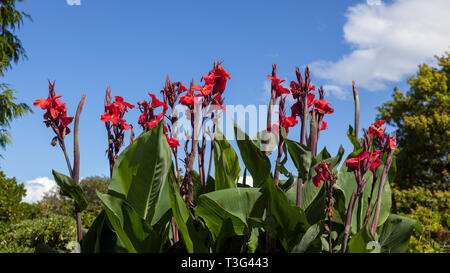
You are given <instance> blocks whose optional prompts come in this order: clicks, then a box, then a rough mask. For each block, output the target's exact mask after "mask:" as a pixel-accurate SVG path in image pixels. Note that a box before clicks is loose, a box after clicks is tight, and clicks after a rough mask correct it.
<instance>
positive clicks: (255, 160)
mask: <svg viewBox="0 0 450 273" xmlns="http://www.w3.org/2000/svg"><path fill="white" fill-rule="evenodd" d="M234 132H235V135H236V142H237V145H238V147H239V151H240V153H241V157H242V161H244V164H245V167H246V168H247V169H248V171H249V172H250V174H251V176H252V178H253V187H255V188H259V187H261V186H262V185H264V184H265V183H266V181H267V180H268V179H270V177H271V165H270V161H269V158H268V157H267V155H266V154H265V153H264V152H263V151H261V149H260V148H259V147H258V146H256V145H255V143H254V142H253V141H252V140H251V139H250V138H249V137H248V135H247V134H246V133H245V132H242V130H241V129H240V128H239V127H238V126H237V125H236V124H234Z"/></svg>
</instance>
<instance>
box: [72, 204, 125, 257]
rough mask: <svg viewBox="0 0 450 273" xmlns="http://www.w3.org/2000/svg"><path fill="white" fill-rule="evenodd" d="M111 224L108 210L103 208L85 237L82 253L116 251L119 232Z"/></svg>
mask: <svg viewBox="0 0 450 273" xmlns="http://www.w3.org/2000/svg"><path fill="white" fill-rule="evenodd" d="M109 226H110V224H109V222H108V218H107V216H106V212H105V210H102V211H101V212H100V214H99V215H98V216H97V218H95V220H94V223H93V224H92V225H91V227H90V228H89V230H88V232H87V234H86V236H84V237H83V244H82V245H81V253H115V252H116V245H117V234H115V233H114V231H112V230H111V228H110V227H109Z"/></svg>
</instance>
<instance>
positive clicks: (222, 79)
mask: <svg viewBox="0 0 450 273" xmlns="http://www.w3.org/2000/svg"><path fill="white" fill-rule="evenodd" d="M229 79H231V77H230V74H229V73H228V72H226V71H225V69H224V68H223V67H222V66H221V65H220V64H219V65H215V66H214V68H213V69H212V70H211V71H210V72H209V73H208V75H204V76H203V77H202V81H204V82H205V84H204V85H203V86H199V85H192V87H191V88H190V90H188V89H187V88H185V90H184V91H187V94H186V95H184V96H182V97H180V104H182V105H184V106H187V107H189V108H190V109H191V110H192V109H194V103H195V98H196V97H201V98H203V103H202V105H203V107H206V105H208V104H210V103H212V104H213V105H217V106H219V107H220V108H221V109H222V110H224V111H226V109H225V107H223V106H222V104H223V98H222V94H223V92H224V91H225V87H226V85H227V81H228V80H229ZM195 91H200V94H194V92H195Z"/></svg>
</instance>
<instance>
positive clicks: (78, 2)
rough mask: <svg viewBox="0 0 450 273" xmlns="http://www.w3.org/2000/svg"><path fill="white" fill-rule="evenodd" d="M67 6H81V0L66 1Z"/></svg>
mask: <svg viewBox="0 0 450 273" xmlns="http://www.w3.org/2000/svg"><path fill="white" fill-rule="evenodd" d="M66 3H67V5H69V6H81V0H66Z"/></svg>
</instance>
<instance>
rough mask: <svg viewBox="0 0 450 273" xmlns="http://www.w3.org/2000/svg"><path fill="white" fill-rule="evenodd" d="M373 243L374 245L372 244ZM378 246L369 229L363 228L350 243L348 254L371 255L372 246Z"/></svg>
mask: <svg viewBox="0 0 450 273" xmlns="http://www.w3.org/2000/svg"><path fill="white" fill-rule="evenodd" d="M371 242H372V243H371ZM372 245H376V242H375V240H374V239H373V238H372V236H371V235H370V232H369V231H368V230H367V227H365V228H362V229H361V230H360V231H359V232H358V233H357V234H355V235H354V236H352V237H351V238H350V240H349V241H348V246H347V252H348V253H370V252H371V250H372V249H371V246H372Z"/></svg>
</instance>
